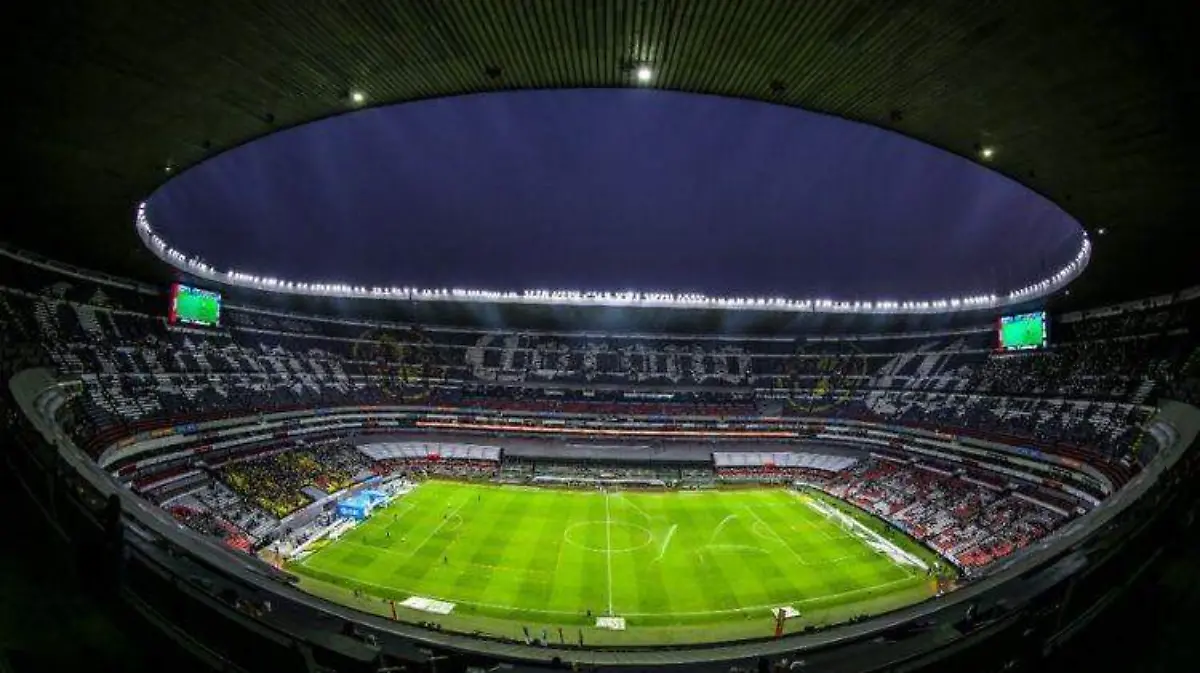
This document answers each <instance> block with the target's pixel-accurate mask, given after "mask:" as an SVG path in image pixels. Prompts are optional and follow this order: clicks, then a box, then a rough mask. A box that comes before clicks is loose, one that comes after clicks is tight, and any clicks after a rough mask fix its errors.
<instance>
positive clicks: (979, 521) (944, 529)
mask: <svg viewBox="0 0 1200 673" xmlns="http://www.w3.org/2000/svg"><path fill="white" fill-rule="evenodd" d="M967 476H968V475H967V474H966V473H965V472H964V471H963V470H962V468H959V469H957V470H955V471H951V470H949V469H945V467H944V466H938V465H934V464H926V463H921V462H919V461H914V460H912V459H899V458H884V457H879V456H873V457H871V458H870V459H868V460H864V461H861V462H859V463H858V464H856V465H854V466H853V467H852V468H850V469H848V470H844V471H843V472H841V473H839V474H838V475H836V476H835V477H833V478H832V479H829V480H828V481H827V482H826V483H825V484H824V485H823V486H822V488H824V489H825V490H827V491H828V492H829V493H831V494H833V495H835V496H837V497H839V498H842V499H844V500H847V501H849V502H852V503H854V504H856V505H858V506H860V507H862V508H863V509H866V510H867V511H870V512H873V513H875V514H877V515H878V516H880V517H882V518H884V519H887V520H888V521H889V522H891V523H892V524H894V525H895V526H897V527H899V528H900V529H902V530H904V531H906V532H908V533H909V534H910V535H912V536H913V537H916V538H917V539H920V540H923V541H925V542H926V543H928V544H929V545H930V546H932V547H933V548H934V549H936V550H938V552H940V553H941V554H942V555H944V556H945V557H947V558H949V559H952V560H953V561H954V562H955V563H957V564H958V565H959V566H961V567H963V568H967V569H971V568H979V567H982V566H986V565H988V564H990V563H991V562H992V561H994V560H996V559H998V558H1002V557H1004V556H1008V555H1009V554H1011V553H1013V552H1015V551H1017V550H1019V549H1022V548H1024V547H1027V546H1028V545H1030V544H1032V543H1033V542H1036V541H1037V540H1039V539H1041V538H1043V537H1045V536H1046V535H1047V534H1049V533H1050V532H1051V531H1053V530H1054V529H1056V528H1057V527H1059V526H1060V525H1062V523H1063V522H1065V521H1067V520H1068V519H1070V518H1071V517H1072V516H1074V512H1075V510H1074V507H1073V506H1072V509H1070V510H1067V509H1063V508H1062V507H1061V505H1062V504H1064V500H1066V499H1067V497H1068V496H1065V495H1061V494H1060V495H1059V496H1057V498H1055V499H1054V500H1051V499H1048V498H1044V497H1042V494H1041V493H1040V492H1037V491H1036V490H1035V489H1034V488H1033V487H1032V486H1029V485H1018V484H1004V485H997V483H996V481H995V480H994V479H991V480H989V479H987V478H986V477H985V478H984V479H979V478H978V477H979V476H983V475H973V476H974V477H975V478H970V479H968V478H967Z"/></svg>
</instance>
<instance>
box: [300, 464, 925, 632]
mask: <svg viewBox="0 0 1200 673" xmlns="http://www.w3.org/2000/svg"><path fill="white" fill-rule="evenodd" d="M814 501H816V503H815V505H816V506H814ZM822 505H824V506H825V507H826V511H825V512H824V513H823V512H822V511H820V509H819V507H820V506H822ZM831 506H832V507H835V508H837V509H838V511H841V512H843V513H845V514H849V515H850V516H852V517H855V519H856V520H857V521H859V522H861V523H863V524H864V525H865V526H867V527H868V528H871V529H872V530H874V531H876V532H877V533H879V534H882V537H883V538H884V539H886V540H887V541H888V542H890V543H892V544H894V545H896V546H897V547H899V548H900V549H902V550H904V551H905V552H907V553H910V554H912V555H913V556H916V557H918V558H919V559H920V560H921V561H923V562H924V563H927V564H929V565H932V564H933V561H934V560H935V557H934V556H933V554H932V553H930V552H928V551H927V550H925V549H923V548H921V547H920V546H919V545H917V544H916V543H915V542H913V541H912V540H910V539H908V538H905V537H904V536H902V535H900V534H898V533H896V532H894V531H891V530H889V529H887V528H886V526H884V525H883V524H881V523H880V522H878V521H875V520H873V519H871V518H870V517H867V516H865V515H863V514H862V513H861V512H858V511H857V510H855V509H854V508H852V507H850V506H848V505H845V504H844V503H838V502H836V501H834V500H832V499H830V498H826V497H825V496H823V495H816V494H800V493H796V492H794V491H789V490H784V489H758V490H737V491H711V492H668V493H644V492H609V493H602V492H597V491H561V490H549V489H545V490H543V489H536V488H526V487H512V486H508V487H506V486H491V485H488V486H483V485H467V484H458V483H449V482H437V481H434V482H426V483H424V484H422V485H420V486H419V487H417V489H416V490H415V491H413V492H412V493H410V494H408V495H406V496H404V497H403V498H401V499H400V500H398V501H396V502H394V503H393V504H392V505H391V506H389V507H388V508H387V509H385V510H381V511H377V512H376V513H375V514H374V515H373V516H372V517H371V518H370V519H369V520H368V521H366V522H364V523H362V524H360V525H359V526H358V527H356V528H354V529H353V530H351V531H350V532H348V533H347V534H345V535H344V536H342V537H341V538H340V539H338V540H336V541H334V542H331V543H329V544H328V545H326V546H324V547H322V548H320V549H319V550H318V551H316V552H314V553H312V554H311V555H309V556H308V557H307V558H305V559H304V560H302V561H299V562H296V563H293V564H291V565H290V566H289V569H291V570H293V571H294V572H296V573H297V574H299V575H301V576H302V577H303V578H304V581H303V582H302V584H303V585H305V586H306V587H307V588H308V589H309V590H311V591H313V592H314V593H318V594H323V595H325V596H327V597H330V598H334V599H335V600H340V601H342V602H348V603H354V604H358V606H359V607H364V608H365V609H370V610H373V611H375V612H378V613H380V614H385V615H387V614H389V612H390V604H389V603H388V601H390V600H394V601H396V602H397V603H399V602H400V601H403V600H404V599H407V598H410V597H412V596H420V597H425V598H430V599H436V600H440V601H446V602H450V603H454V604H455V607H454V610H453V612H452V613H451V614H450V615H445V616H442V615H433V614H428V613H423V612H417V611H408V610H405V609H404V608H400V609H399V612H398V617H399V618H401V619H411V620H420V621H436V622H438V623H441V624H443V626H444V628H452V629H455V630H465V631H483V632H486V633H490V634H495V635H508V636H513V635H517V634H518V633H519V632H520V626H521V625H528V626H532V628H533V629H535V630H536V629H540V628H543V627H546V628H548V629H549V632H550V633H554V634H556V635H557V627H560V626H561V627H564V628H566V629H568V630H567V631H566V632H567V633H569V634H572V635H571V636H570V640H572V641H573V640H575V635H574V634H575V633H576V631H581V632H582V635H585V636H586V638H587V639H588V641H589V642H591V643H602V642H603V643H613V642H622V643H668V642H697V641H710V640H725V639H733V638H743V637H768V636H770V635H771V630H772V629H773V625H774V621H773V617H772V616H771V610H772V609H773V608H776V607H780V606H792V607H794V608H795V609H796V610H797V611H799V612H800V614H801V617H800V618H799V619H795V620H792V621H791V622H790V623H789V630H794V629H796V628H800V627H802V626H803V625H807V624H827V623H834V622H838V621H844V620H845V619H849V618H850V617H853V616H855V615H859V614H863V613H870V612H880V611H884V610H887V609H893V608H896V607H899V606H901V605H905V604H908V603H911V602H914V601H917V600H920V599H922V598H926V597H928V596H929V595H930V594H931V593H933V591H934V590H935V589H936V583H935V581H934V580H933V579H932V578H930V577H929V576H928V574H927V573H926V571H925V570H924V569H923V568H921V567H917V566H914V565H906V564H902V563H898V562H896V561H894V560H893V559H892V558H890V557H889V556H888V555H887V554H884V553H881V552H879V551H877V550H876V549H873V548H872V547H871V546H869V545H868V543H867V542H865V541H864V540H863V539H862V538H863V537H864V536H866V537H871V536H870V533H863V531H861V530H859V531H858V532H857V533H852V532H851V528H852V527H851V526H848V525H847V524H846V523H845V522H844V521H838V520H837V519H836V517H832V516H830V514H829V513H828V509H827V508H828V507H831ZM874 539H876V540H878V539H879V538H878V537H876V538H874ZM347 589H350V590H357V591H358V592H360V593H359V594H358V595H354V594H353V593H352V592H351V591H347ZM589 611H590V613H591V616H589V615H588V613H589ZM608 615H611V616H616V617H623V618H624V619H625V620H626V628H627V630H626V631H624V632H610V631H606V630H601V629H596V628H595V621H596V617H599V616H608Z"/></svg>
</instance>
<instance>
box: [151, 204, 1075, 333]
mask: <svg viewBox="0 0 1200 673" xmlns="http://www.w3.org/2000/svg"><path fill="white" fill-rule="evenodd" d="M134 224H135V226H136V229H137V232H138V236H140V237H141V239H142V242H143V243H145V245H146V247H147V248H148V249H149V250H150V252H152V253H154V254H155V255H156V256H158V258H159V259H161V260H163V261H164V262H166V263H168V264H170V265H171V266H173V267H175V268H177V269H179V270H181V271H184V272H186V273H188V274H190V275H192V276H195V277H197V278H202V279H205V280H209V281H212V282H216V283H224V284H226V285H233V286H237V287H248V288H253V289H256V290H262V291H266V292H281V293H287V294H301V295H307V296H313V297H362V298H370V299H390V300H404V301H411V302H416V301H434V302H442V301H454V302H485V303H510V304H534V305H565V306H610V307H615V306H619V307H645V308H707V309H719V310H728V311H735V310H750V311H791V312H798V313H825V314H832V313H849V314H871V315H890V314H941V313H953V312H957V311H973V310H977V309H983V308H999V307H1003V306H1010V305H1015V304H1021V303H1024V302H1026V301H1029V300H1031V299H1036V298H1038V297H1044V296H1046V295H1049V294H1051V293H1053V292H1055V291H1057V290H1060V289H1062V288H1064V287H1066V285H1067V284H1068V283H1070V282H1071V281H1072V280H1074V279H1075V278H1077V277H1078V276H1079V275H1080V274H1081V273H1083V270H1084V269H1085V268H1087V265H1088V262H1089V261H1090V260H1091V257H1092V242H1091V240H1090V239H1089V238H1088V237H1087V236H1086V235H1085V236H1084V237H1083V239H1082V241H1081V242H1080V245H1079V250H1078V251H1077V252H1076V253H1075V257H1074V258H1073V259H1072V260H1071V261H1070V262H1068V263H1067V264H1065V265H1063V266H1062V267H1061V268H1060V269H1059V270H1058V271H1057V272H1055V273H1054V274H1052V275H1050V276H1047V277H1046V278H1044V279H1042V280H1040V281H1038V282H1036V283H1032V284H1030V285H1027V286H1025V287H1023V288H1020V289H1017V290H1013V291H1011V292H1008V293H1007V294H1003V295H996V294H989V295H975V296H968V297H952V298H948V299H934V300H929V301H893V300H884V301H838V300H833V299H798V298H797V299H793V298H788V297H710V296H707V295H702V294H672V293H665V292H578V291H573V290H554V291H546V290H523V291H519V292H497V291H493V290H473V289H444V288H443V289H427V288H410V287H364V286H355V285H348V284H345V283H317V282H305V281H299V282H297V281H294V280H287V279H280V278H263V277H259V276H255V275H253V274H247V273H243V272H240V271H235V270H232V269H230V270H224V271H222V270H219V269H216V268H214V267H212V266H209V265H208V264H207V263H205V262H203V261H201V260H200V259H199V258H198V257H195V256H192V255H188V254H186V253H184V252H181V251H179V250H176V249H175V248H172V247H171V246H170V245H168V244H167V242H166V241H165V240H163V238H162V237H161V236H159V235H158V234H156V233H155V232H154V229H153V228H152V227H151V226H150V218H149V217H148V216H147V215H146V204H145V202H142V203H139V204H138V209H137V214H136V216H135V218H134Z"/></svg>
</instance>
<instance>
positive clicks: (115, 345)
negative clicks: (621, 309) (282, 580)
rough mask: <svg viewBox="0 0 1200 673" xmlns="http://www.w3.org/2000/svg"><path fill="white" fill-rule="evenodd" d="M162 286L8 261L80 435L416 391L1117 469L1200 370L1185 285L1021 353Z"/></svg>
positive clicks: (24, 336) (6, 282)
mask: <svg viewBox="0 0 1200 673" xmlns="http://www.w3.org/2000/svg"><path fill="white" fill-rule="evenodd" d="M165 303H166V299H165V297H161V296H152V295H151V294H148V293H147V292H145V291H142V290H139V289H137V288H134V286H132V285H128V286H127V287H122V286H115V285H111V284H104V285H101V284H98V283H95V282H91V281H88V280H83V279H81V278H77V277H73V276H66V275H62V274H59V273H56V272H54V271H51V270H47V269H44V268H39V267H35V266H31V265H27V264H20V263H16V262H13V261H12V260H10V259H9V258H7V257H4V258H2V259H0V326H3V329H4V333H5V335H6V340H5V348H6V349H8V350H13V351H14V352H20V353H22V354H23V355H22V359H23V361H24V362H28V363H34V362H35V361H39V360H40V361H42V362H44V363H46V364H50V365H51V366H53V367H54V368H56V369H57V370H58V371H59V372H60V374H61V375H62V376H63V377H66V378H69V379H75V380H78V381H79V384H80V386H81V390H82V395H80V396H78V397H77V398H76V400H75V403H74V404H75V407H74V409H73V418H72V419H71V425H72V428H73V431H74V432H75V434H76V436H78V437H80V438H81V440H82V441H83V443H84V444H85V445H87V446H88V447H90V450H92V451H99V450H101V449H103V448H104V446H106V445H107V443H110V442H111V441H113V440H115V439H116V438H118V437H119V436H120V435H122V434H125V433H128V432H131V431H134V430H137V429H138V428H144V427H151V426H154V425H156V424H165V423H170V422H177V421H179V420H181V419H187V420H197V419H202V418H212V417H220V416H229V415H246V414H248V413H254V412H259V411H263V410H268V409H291V408H306V407H320V406H336V405H351V404H352V405H376V404H398V403H425V402H428V403H436V404H439V405H460V406H463V405H465V406H482V407H489V408H499V409H506V410H535V411H553V412H559V413H595V414H601V415H605V416H630V415H648V416H669V415H692V414H697V415H707V416H723V417H737V416H759V415H766V416H771V415H780V414H783V415H805V416H841V417H848V418H864V419H872V420H884V421H889V422H894V423H908V424H913V425H920V426H925V427H938V428H946V429H950V430H951V431H953V432H957V433H960V434H975V435H979V436H984V437H999V438H1003V439H1005V441H1011V442H1016V443H1022V444H1026V445H1032V446H1040V447H1043V448H1046V449H1048V450H1053V451H1058V452H1066V453H1069V454H1078V455H1080V456H1083V457H1086V458H1089V459H1092V458H1097V457H1098V458H1099V459H1100V460H1102V461H1104V462H1111V463H1115V464H1119V465H1123V466H1125V467H1128V464H1131V463H1132V464H1136V462H1137V458H1138V456H1137V452H1138V448H1139V445H1140V442H1139V437H1140V427H1141V426H1142V424H1143V423H1144V422H1145V420H1146V418H1147V415H1148V413H1149V412H1148V408H1149V407H1148V406H1147V405H1150V404H1153V403H1154V402H1155V401H1156V399H1157V398H1158V396H1159V395H1161V394H1163V393H1164V392H1167V391H1177V390H1184V391H1186V390H1187V389H1188V387H1187V385H1188V382H1189V381H1190V380H1191V379H1188V378H1182V377H1180V372H1181V371H1190V370H1198V369H1200V366H1198V365H1197V364H1196V363H1197V362H1200V356H1198V355H1197V348H1196V340H1195V338H1194V335H1195V333H1196V328H1197V325H1196V322H1197V317H1196V313H1195V311H1191V310H1190V308H1191V303H1188V302H1184V303H1177V304H1172V305H1170V306H1167V307H1165V308H1149V309H1146V310H1130V311H1125V312H1124V313H1121V314H1119V315H1115V316H1107V317H1103V318H1096V319H1083V320H1076V321H1069V322H1064V323H1062V324H1061V325H1056V326H1055V330H1054V334H1055V342H1056V345H1055V347H1054V348H1053V349H1051V350H1049V351H1046V352H1040V353H1032V354H1024V355H1016V356H998V355H996V354H994V353H993V352H992V351H991V341H992V338H993V334H992V332H991V331H990V329H989V328H987V327H983V328H981V329H980V330H976V331H969V330H968V331H962V332H958V333H954V334H946V335H941V336H938V335H892V336H887V337H882V338H872V339H863V340H816V341H807V340H804V339H799V340H782V339H746V340H734V339H718V338H715V337H708V338H695V339H691V338H678V337H672V338H666V337H663V338H650V337H639V336H612V337H595V336H571V335H542V334H529V333H500V332H482V331H470V330H461V329H460V330H436V329H429V330H424V331H415V330H410V329H406V328H401V327H397V326H384V327H380V326H372V325H368V324H364V323H359V322H355V321H337V320H333V319H329V318H306V317H298V316H285V315H279V314H271V313H265V312H262V311H258V310H251V309H243V308H239V307H236V306H227V307H226V310H225V311H224V313H223V315H224V320H225V325H224V326H222V327H221V328H217V329H212V330H198V329H184V328H177V327H173V326H168V325H167V324H166V323H165V320H164V319H163V316H162V311H163V308H164V307H165ZM1189 363H1190V364H1189ZM1185 365H1186V366H1187V367H1188V368H1190V369H1185ZM431 382H432V383H431ZM547 386H550V388H548V387H547ZM584 387H587V388H588V393H587V394H583V393H582V391H581V388H584ZM631 391H641V395H642V396H641V398H637V397H636V396H634V397H631V395H630V393H631ZM654 394H660V395H666V396H669V399H647V395H654ZM1114 469H1116V468H1114Z"/></svg>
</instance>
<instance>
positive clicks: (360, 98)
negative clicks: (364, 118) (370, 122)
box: [350, 91, 367, 105]
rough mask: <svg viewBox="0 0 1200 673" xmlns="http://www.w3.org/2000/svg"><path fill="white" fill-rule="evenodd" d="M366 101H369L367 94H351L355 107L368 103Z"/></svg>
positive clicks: (358, 92) (355, 92)
mask: <svg viewBox="0 0 1200 673" xmlns="http://www.w3.org/2000/svg"><path fill="white" fill-rule="evenodd" d="M366 100H367V94H365V93H363V92H361V91H351V92H350V101H351V102H353V103H354V104H355V105H362V104H363V103H365V102H366Z"/></svg>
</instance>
